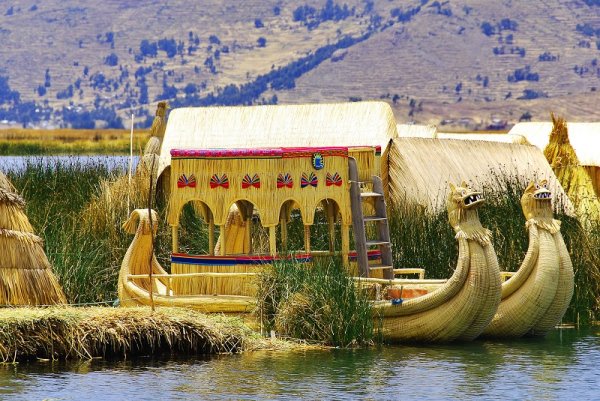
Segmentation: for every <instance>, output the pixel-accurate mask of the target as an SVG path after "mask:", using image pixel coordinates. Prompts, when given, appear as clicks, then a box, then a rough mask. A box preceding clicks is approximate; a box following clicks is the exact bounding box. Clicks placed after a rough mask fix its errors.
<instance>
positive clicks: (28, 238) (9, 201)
mask: <svg viewBox="0 0 600 401" xmlns="http://www.w3.org/2000/svg"><path fill="white" fill-rule="evenodd" d="M24 207H25V202H24V201H23V199H22V198H21V197H20V196H19V195H18V194H17V193H16V192H14V188H13V186H12V185H11V184H10V182H9V181H8V179H7V178H6V176H4V174H2V173H0V305H50V304H57V303H65V302H66V299H65V295H64V294H63V291H62V289H61V288H60V285H59V284H58V280H57V279H56V277H55V276H54V274H53V273H52V269H51V267H50V263H49V262H48V258H47V257H46V254H45V253H44V248H43V243H42V239H41V238H40V237H38V236H37V235H35V234H34V233H33V227H32V226H31V224H30V223H29V219H28V218H27V216H26V215H25V212H24Z"/></svg>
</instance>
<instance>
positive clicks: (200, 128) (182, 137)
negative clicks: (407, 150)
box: [158, 102, 396, 175]
mask: <svg viewBox="0 0 600 401" xmlns="http://www.w3.org/2000/svg"><path fill="white" fill-rule="evenodd" d="M394 136H396V121H395V119H394V114H393V112H392V109H391V107H390V106H389V104H387V103H385V102H355V103H331V104H304V105H277V106H273V105H269V106H239V107H201V108H179V109H174V110H173V111H171V113H170V115H169V118H168V122H167V128H166V132H165V137H164V140H163V144H162V147H161V153H160V161H159V167H158V174H159V175H160V174H161V173H162V172H163V170H164V169H165V168H166V167H167V166H169V165H170V164H171V155H170V151H171V149H198V148H224V149H234V148H258V147H278V146H282V147H295V146H365V145H368V146H377V145H379V146H382V147H384V146H385V145H386V143H387V141H388V139H389V138H392V137H394Z"/></svg>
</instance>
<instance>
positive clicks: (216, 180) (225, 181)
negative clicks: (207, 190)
mask: <svg viewBox="0 0 600 401" xmlns="http://www.w3.org/2000/svg"><path fill="white" fill-rule="evenodd" d="M210 187H211V188H212V189H214V188H218V187H223V188H226V189H227V188H229V178H227V174H223V175H222V176H221V177H219V175H218V174H213V176H212V177H211V178H210Z"/></svg>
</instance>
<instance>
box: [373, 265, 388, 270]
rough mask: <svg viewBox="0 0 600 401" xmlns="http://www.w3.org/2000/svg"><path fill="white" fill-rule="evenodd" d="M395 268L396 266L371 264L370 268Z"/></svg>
mask: <svg viewBox="0 0 600 401" xmlns="http://www.w3.org/2000/svg"><path fill="white" fill-rule="evenodd" d="M393 268H394V266H388V265H369V270H390V269H393Z"/></svg>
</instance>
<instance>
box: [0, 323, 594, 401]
mask: <svg viewBox="0 0 600 401" xmlns="http://www.w3.org/2000/svg"><path fill="white" fill-rule="evenodd" d="M599 334H600V328H594V329H588V330H582V331H576V330H573V329H564V330H560V331H559V330H555V331H553V332H551V333H550V334H549V335H548V337H546V338H545V339H524V340H517V341H503V342H497V341H486V342H473V343H466V344H449V345H438V346H386V347H379V348H372V349H357V350H326V351H312V350H311V351H303V352H297V351H295V352H267V351H261V352H253V353H244V354H240V355H220V356H216V357H209V358H205V359H198V358H190V359H175V360H174V359H170V360H152V359H150V358H147V359H136V360H134V361H125V362H122V361H121V362H114V361H113V362H109V361H103V360H92V361H84V362H74V363H51V362H35V363H21V364H16V365H4V366H2V365H0V399H7V400H8V399H10V400H42V399H48V400H82V399H84V400H96V399H98V400H176V399H190V400H200V399H210V400H265V399H278V400H298V399H302V400H346V399H347V400H354V399H360V400H580V401H583V400H592V399H600V388H599V387H598V385H599V384H600V375H599V374H598V370H597V369H598V367H599V366H600V337H599Z"/></svg>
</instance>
